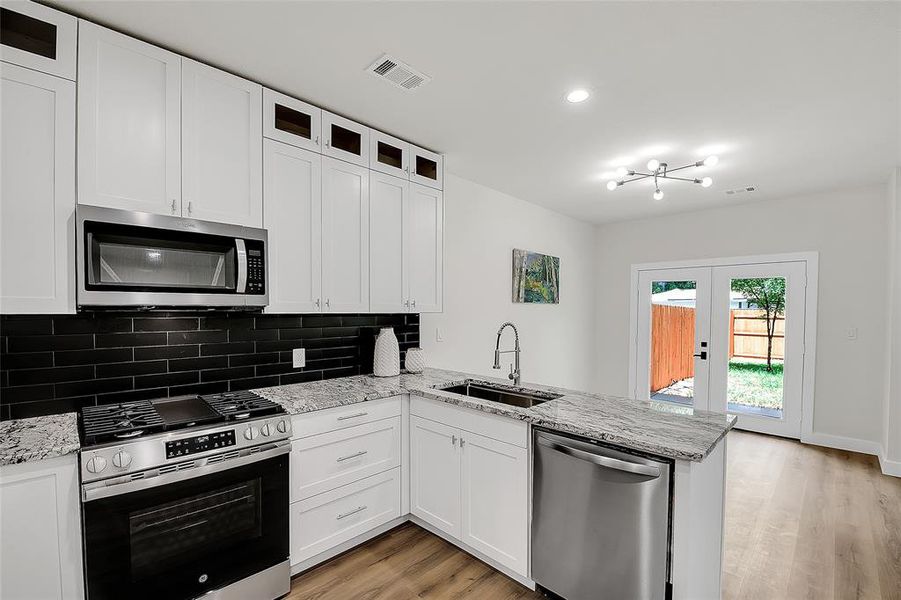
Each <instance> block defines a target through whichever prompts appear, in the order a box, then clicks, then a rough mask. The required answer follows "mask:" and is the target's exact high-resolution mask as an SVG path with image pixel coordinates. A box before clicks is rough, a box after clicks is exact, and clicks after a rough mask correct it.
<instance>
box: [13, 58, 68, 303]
mask: <svg viewBox="0 0 901 600" xmlns="http://www.w3.org/2000/svg"><path fill="white" fill-rule="evenodd" d="M0 76H2V82H0V93H2V96H3V101H2V102H0V129H2V131H3V136H2V137H3V139H2V150H0V172H2V177H0V310H2V312H4V313H72V312H75V264H74V263H75V257H74V254H75V83H73V82H71V81H68V80H66V79H61V78H59V77H54V76H52V75H46V74H44V73H38V72H37V71H31V70H29V69H24V68H22V67H19V66H16V65H10V64H6V63H2V64H0Z"/></svg>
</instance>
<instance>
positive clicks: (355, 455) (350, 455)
mask: <svg viewBox="0 0 901 600" xmlns="http://www.w3.org/2000/svg"><path fill="white" fill-rule="evenodd" d="M368 453H369V450H360V451H359V452H357V453H355V454H348V455H347V456H342V457H340V458H338V460H337V461H336V462H344V461H345V460H350V459H352V458H359V457H361V456H363V455H364V454H368Z"/></svg>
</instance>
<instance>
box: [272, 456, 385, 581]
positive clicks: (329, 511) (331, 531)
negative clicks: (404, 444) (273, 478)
mask: <svg viewBox="0 0 901 600" xmlns="http://www.w3.org/2000/svg"><path fill="white" fill-rule="evenodd" d="M400 482H401V473H400V469H399V468H396V469H391V470H390V471H385V472H383V473H379V474H378V475H373V476H371V477H366V478H365V479H361V480H359V481H357V482H354V483H351V484H349V485H346V486H342V487H339V488H336V489H334V490H331V491H329V492H325V493H322V494H318V495H316V496H312V497H310V498H307V499H306V500H301V501H300V502H295V503H293V504H291V508H290V521H291V564H292V565H293V564H297V563H299V562H302V561H305V560H307V559H309V558H312V557H314V556H316V555H317V554H320V553H322V552H325V551H326V550H330V549H331V548H333V547H335V546H337V545H338V544H341V543H342V542H346V541H347V540H350V539H353V538H355V537H356V536H358V535H362V534H364V533H366V532H367V531H369V530H371V529H373V528H375V527H378V526H379V525H383V524H385V523H387V522H389V521H391V520H392V519H395V518H397V517H399V516H400V514H401V513H400Z"/></svg>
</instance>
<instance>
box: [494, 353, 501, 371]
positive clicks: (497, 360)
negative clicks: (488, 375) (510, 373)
mask: <svg viewBox="0 0 901 600" xmlns="http://www.w3.org/2000/svg"><path fill="white" fill-rule="evenodd" d="M500 368H501V352H500V350H495V351H494V366H493V367H492V369H500Z"/></svg>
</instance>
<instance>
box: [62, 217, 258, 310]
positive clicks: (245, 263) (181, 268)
mask: <svg viewBox="0 0 901 600" xmlns="http://www.w3.org/2000/svg"><path fill="white" fill-rule="evenodd" d="M75 218H76V227H77V230H76V233H77V236H76V239H77V248H76V250H77V260H78V276H77V280H78V293H77V300H78V306H79V308H110V307H120V306H121V307H140V308H169V307H182V306H183V307H210V308H245V309H252V308H259V307H263V306H266V304H268V303H269V287H268V281H267V280H268V276H267V275H268V268H267V260H266V258H267V257H266V251H267V242H268V239H267V236H266V230H265V229H256V228H252V227H242V226H240V225H226V224H223V223H211V222H209V221H198V220H196V219H185V218H181V217H170V216H164V215H154V214H150V213H142V212H134V211H129V210H118V209H114V208H101V207H97V206H86V205H79V206H78V207H77V209H76V211H75Z"/></svg>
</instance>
